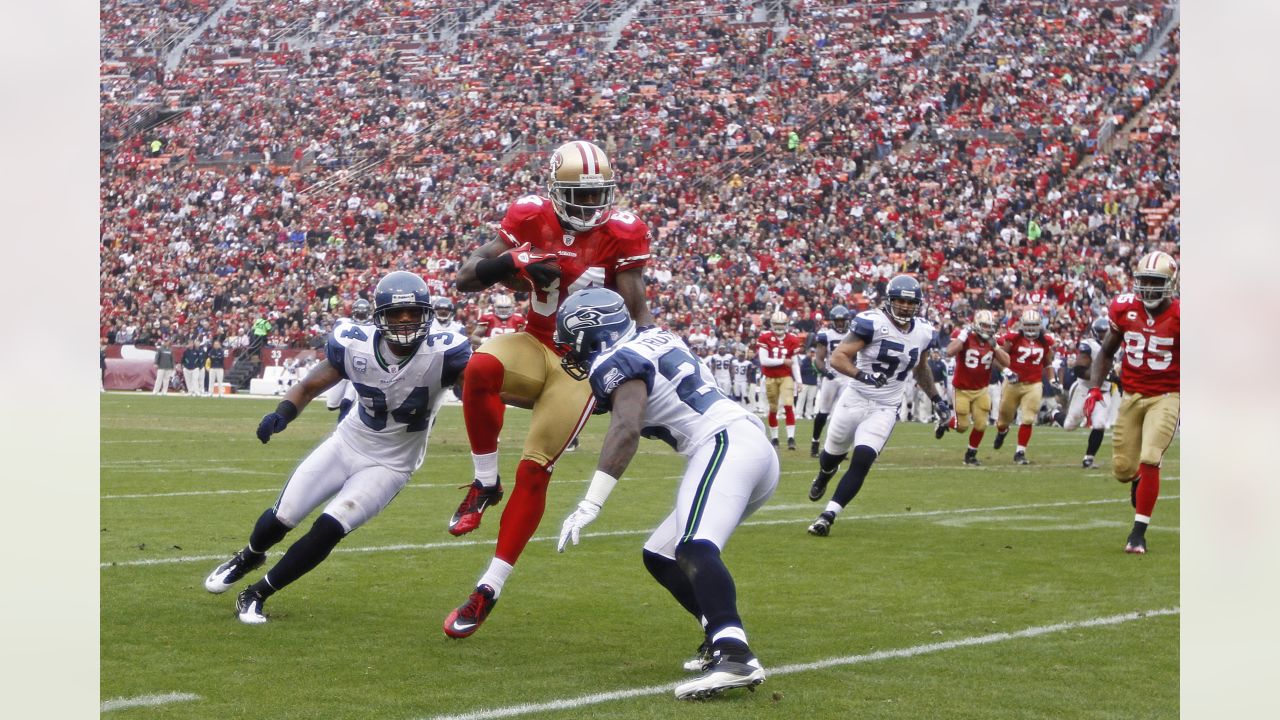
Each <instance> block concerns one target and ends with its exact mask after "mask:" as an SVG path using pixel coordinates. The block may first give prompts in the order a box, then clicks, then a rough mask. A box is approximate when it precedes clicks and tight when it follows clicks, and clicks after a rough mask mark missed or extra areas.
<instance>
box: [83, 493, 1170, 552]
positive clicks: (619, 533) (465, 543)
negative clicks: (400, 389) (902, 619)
mask: <svg viewBox="0 0 1280 720" xmlns="http://www.w3.org/2000/svg"><path fill="white" fill-rule="evenodd" d="M1160 499H1161V500H1177V499H1179V496H1177V495H1170V496H1168V497H1163V498H1160ZM1128 502H1129V501H1128V499H1127V498H1124V499H1122V498H1117V499H1115V500H1082V501H1079V502H1054V503H1032V504H1027V505H997V506H994V507H977V508H959V509H954V510H928V511H923V512H907V513H884V514H879V515H852V516H849V517H848V518H846V519H845V521H846V522H849V521H853V520H897V519H902V518H912V519H914V518H918V517H936V516H946V515H959V514H966V513H989V512H1000V511H1005V510H1032V509H1039V508H1047V507H1075V506H1083V505H1106V504H1115V503H1126V504H1127V503H1128ZM783 507H787V509H794V508H796V507H802V508H809V509H813V507H814V506H812V505H797V506H789V507H788V506H783ZM765 509H768V506H766V507H765V508H761V510H765ZM797 522H803V520H797V519H795V518H785V519H779V520H748V521H747V522H744V523H742V525H741V526H740V527H756V526H767V525H783V524H789V523H797ZM652 532H653V530H652V529H648V530H614V531H611V532H593V533H583V534H582V537H588V538H592V537H629V536H634V535H648V534H650V533H652ZM559 539H560V536H559V535H558V534H557V535H545V536H540V537H533V538H531V539H530V540H529V542H555V541H558V540H559ZM493 542H494V541H493V540H492V539H484V540H453V541H448V542H438V543H405V544H398V545H371V546H365V547H359V546H357V547H343V546H339V547H336V548H334V549H333V552H335V553H369V552H396V551H400V550H440V549H445V548H459V547H471V546H473V545H491V544H492V543H493ZM226 559H227V556H226V555H225V554H223V555H185V556H182V557H171V558H148V559H146V560H121V561H118V562H104V563H99V564H98V567H99V569H107V568H118V567H142V566H148V565H177V564H180V563H192V562H209V561H211V560H226Z"/></svg>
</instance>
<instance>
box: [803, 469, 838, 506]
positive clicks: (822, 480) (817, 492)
mask: <svg viewBox="0 0 1280 720" xmlns="http://www.w3.org/2000/svg"><path fill="white" fill-rule="evenodd" d="M835 476H836V471H835V470H832V471H831V472H827V471H826V470H823V469H822V468H818V475H817V477H815V478H814V479H813V484H811V485H810V486H809V499H810V500H812V501H813V502H818V501H819V500H821V499H822V496H823V495H826V494H827V483H829V482H831V478H833V477H835Z"/></svg>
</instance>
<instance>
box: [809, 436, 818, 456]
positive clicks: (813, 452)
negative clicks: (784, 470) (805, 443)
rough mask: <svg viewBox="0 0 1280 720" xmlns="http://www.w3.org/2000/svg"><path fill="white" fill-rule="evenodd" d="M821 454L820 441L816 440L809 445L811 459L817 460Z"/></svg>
mask: <svg viewBox="0 0 1280 720" xmlns="http://www.w3.org/2000/svg"><path fill="white" fill-rule="evenodd" d="M819 453H820V449H819V447H818V441H817V440H814V441H813V442H811V443H809V457H811V458H816V457H818V454H819Z"/></svg>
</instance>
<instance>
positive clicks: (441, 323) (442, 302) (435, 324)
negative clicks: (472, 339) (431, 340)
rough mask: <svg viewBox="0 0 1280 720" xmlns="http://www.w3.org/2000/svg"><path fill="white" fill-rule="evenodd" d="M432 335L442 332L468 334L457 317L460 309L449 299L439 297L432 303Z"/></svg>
mask: <svg viewBox="0 0 1280 720" xmlns="http://www.w3.org/2000/svg"><path fill="white" fill-rule="evenodd" d="M431 314H432V318H431V331H430V332H431V334H432V335H434V334H436V333H442V332H451V333H460V334H462V335H466V334H467V328H466V327H465V326H464V325H463V324H462V323H460V322H458V320H457V318H456V317H455V316H456V315H457V314H458V308H457V307H456V306H455V305H454V304H453V301H452V300H450V299H449V298H447V297H438V298H436V299H435V300H432V301H431Z"/></svg>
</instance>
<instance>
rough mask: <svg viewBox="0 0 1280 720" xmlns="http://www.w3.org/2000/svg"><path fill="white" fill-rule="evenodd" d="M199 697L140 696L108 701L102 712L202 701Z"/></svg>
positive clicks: (186, 694)
mask: <svg viewBox="0 0 1280 720" xmlns="http://www.w3.org/2000/svg"><path fill="white" fill-rule="evenodd" d="M202 699H203V698H201V697H200V696H199V695H194V694H192V693H165V694H163V695H139V696H138V697H131V698H115V699H113V700H106V701H104V702H103V703H102V712H111V711H112V710H123V709H124V708H131V707H149V706H154V705H168V704H169V703H176V702H186V701H188V700H202Z"/></svg>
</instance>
